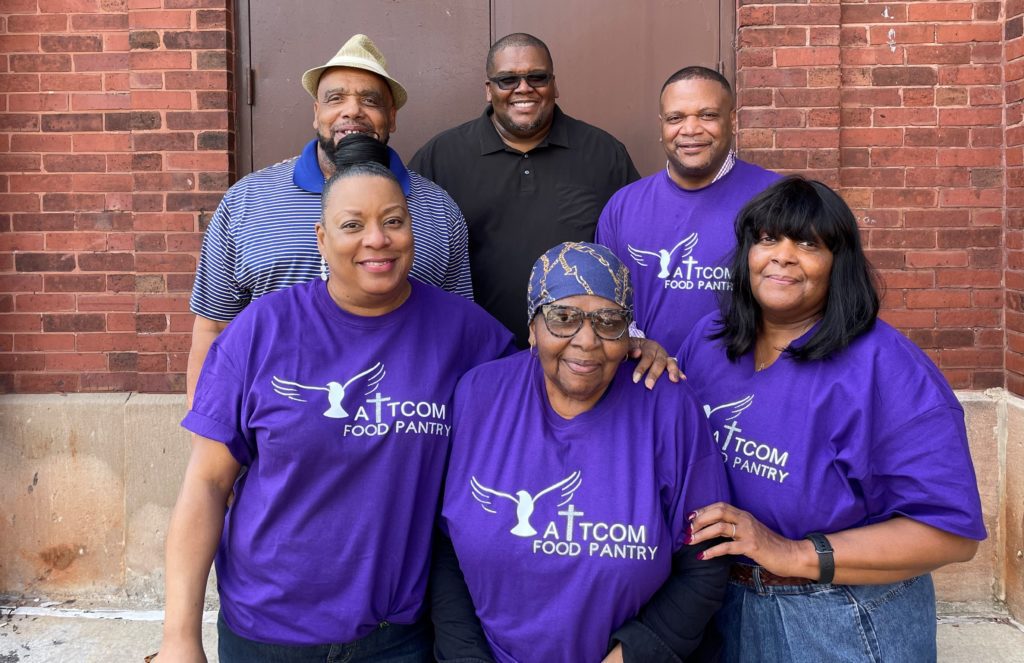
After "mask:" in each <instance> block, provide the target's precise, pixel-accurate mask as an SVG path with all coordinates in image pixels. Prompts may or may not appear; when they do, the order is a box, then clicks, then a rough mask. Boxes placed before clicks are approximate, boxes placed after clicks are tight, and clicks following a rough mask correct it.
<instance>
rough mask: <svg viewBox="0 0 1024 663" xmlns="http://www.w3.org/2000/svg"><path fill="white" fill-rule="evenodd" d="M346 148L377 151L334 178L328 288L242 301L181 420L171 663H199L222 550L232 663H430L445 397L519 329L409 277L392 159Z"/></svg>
mask: <svg viewBox="0 0 1024 663" xmlns="http://www.w3.org/2000/svg"><path fill="white" fill-rule="evenodd" d="M360 142H361V143H362V145H361V146H360V145H355V146H353V145H352V143H360ZM375 146H376V147H375ZM353 149H356V150H362V149H369V150H371V151H372V150H374V149H377V150H381V151H384V152H383V154H378V155H377V157H374V156H373V155H363V156H361V157H359V158H357V159H355V161H357V162H356V163H354V164H353V163H349V164H348V166H347V167H344V168H339V171H338V173H337V174H336V175H334V176H333V177H332V178H331V179H330V180H329V181H328V182H327V184H326V185H325V186H324V192H323V203H322V204H323V212H322V217H321V219H320V222H319V223H318V224H317V225H316V235H317V245H318V247H319V249H320V253H321V255H322V257H323V276H322V280H314V281H311V282H308V283H303V284H300V285H296V286H293V287H291V288H288V289H285V290H282V291H279V292H276V293H273V294H270V295H267V296H265V297H263V298H261V299H259V300H258V301H256V302H255V303H253V304H252V305H251V306H249V307H247V308H246V309H245V311H244V312H243V313H242V314H241V315H239V316H238V317H237V318H236V319H235V320H234V321H233V322H232V323H231V324H230V325H229V326H228V327H227V329H226V330H225V331H224V333H223V334H221V335H220V336H218V337H217V340H216V341H215V342H214V344H213V347H212V348H211V350H210V353H209V355H208V356H207V358H206V363H205V365H204V367H203V371H202V374H201V377H200V379H199V384H198V388H197V391H196V396H195V401H194V403H193V406H192V409H191V411H190V412H189V413H188V415H187V416H186V417H185V420H184V422H183V425H184V426H185V427H186V428H188V429H189V430H191V431H192V432H193V433H194V434H195V436H194V438H193V447H192V456H191V459H190V461H189V465H188V468H187V470H186V473H185V479H184V484H183V486H182V489H181V493H180V495H179V497H178V502H177V505H176V506H175V510H174V514H173V516H172V520H171V526H170V531H169V532H168V541H167V617H166V620H165V623H164V639H163V649H162V653H161V655H160V660H161V661H184V660H188V661H201V660H205V657H204V655H203V648H202V642H201V631H200V619H201V616H202V609H203V595H204V590H205V587H206V579H207V576H208V575H209V572H210V563H211V561H212V560H213V558H214V555H215V554H216V563H217V585H218V589H219V592H220V607H221V609H220V620H219V624H218V631H219V635H220V637H219V650H220V660H221V661H223V662H225V663H226V662H228V661H246V662H248V661H264V660H268V661H269V660H273V661H300V660H301V661H327V660H342V659H344V660H346V661H396V662H397V661H402V662H413V661H429V660H432V657H431V637H430V629H429V622H427V623H424V619H423V614H424V597H425V592H426V578H427V571H428V565H429V558H430V545H431V534H432V530H433V524H434V521H435V515H436V507H437V504H438V499H439V496H440V486H441V479H442V473H443V469H444V462H445V456H446V454H447V451H448V434H449V430H450V427H451V415H450V402H449V399H450V398H451V395H452V392H453V390H454V388H455V384H456V381H457V380H458V379H459V377H460V376H461V375H462V374H463V373H465V371H467V370H468V369H470V368H472V367H473V366H476V365H478V364H480V363H482V362H484V361H488V360H491V359H494V358H496V357H499V356H501V355H502V354H503V353H505V352H506V351H508V350H510V348H511V347H512V345H511V343H512V336H511V334H510V333H509V332H508V331H507V330H505V329H504V328H503V327H502V326H501V325H500V324H498V323H497V322H496V321H495V320H494V319H493V318H491V317H490V316H488V315H487V314H486V313H485V312H484V311H483V310H482V309H480V308H479V307H478V306H476V305H475V304H473V303H472V302H469V301H467V300H465V299H463V298H462V297H458V296H456V295H452V294H449V293H446V292H443V291H442V290H439V289H437V288H435V287H433V286H428V285H424V284H422V283H419V282H416V281H411V280H410V279H409V278H408V276H409V269H410V267H411V266H412V259H413V235H412V228H411V221H410V217H409V211H408V208H407V206H406V201H405V198H404V196H403V195H402V190H401V188H400V187H399V185H398V182H397V181H396V180H395V177H394V175H392V174H391V172H390V171H389V170H388V169H387V168H386V167H384V166H381V165H379V162H380V161H381V160H384V159H386V154H387V153H386V148H385V147H384V146H383V145H382V144H380V143H378V142H377V141H375V140H372V139H368V138H366V137H357V136H353V137H350V139H346V141H343V142H342V146H341V153H343V155H344V154H347V153H349V152H350V151H351V150H353ZM360 154H362V152H361V151H360ZM349 156H352V155H351V154H349ZM364 158H369V159H370V161H375V162H378V163H370V162H364V161H362V159H364ZM349 161H352V159H349ZM311 230H312V229H311ZM232 491H233V492H234V500H233V502H232V503H231V504H230V506H228V507H226V508H225V505H226V504H227V497H228V495H229V493H231V492H232Z"/></svg>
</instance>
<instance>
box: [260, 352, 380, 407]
mask: <svg viewBox="0 0 1024 663" xmlns="http://www.w3.org/2000/svg"><path fill="white" fill-rule="evenodd" d="M386 374H387V372H386V371H385V370H384V364H382V363H380V362H377V363H376V364H374V365H373V366H371V367H370V368H368V369H366V370H365V371H363V372H362V373H359V374H358V375H354V376H353V377H351V378H349V380H348V382H346V383H345V384H341V383H340V382H334V381H333V380H332V381H331V382H328V383H327V384H326V385H325V386H323V387H320V386H315V385H308V384H299V383H298V382H291V381H290V380H282V379H281V378H279V377H277V376H276V375H275V376H273V378H272V379H271V380H270V384H271V386H272V387H273V388H274V392H275V393H277V394H280V395H281V396H284V397H285V398H287V399H288V400H292V401H298V402H299V403H305V402H307V399H305V398H302V397H301V396H305V395H307V394H305V393H304V392H315V391H326V392H327V402H328V403H329V404H330V407H329V408H327V410H326V411H325V412H324V416H325V417H329V418H331V419H345V418H347V417H348V416H349V415H348V412H347V411H346V410H345V408H344V407H342V405H341V401H342V400H344V399H345V391H346V390H347V389H348V388H349V387H350V386H352V385H353V384H354V383H355V382H356V381H357V380H362V381H363V383H364V384H365V387H364V389H365V391H364V392H363V393H364V394H365V395H366V396H369V395H370V394H372V393H373V392H375V391H377V387H379V386H380V381H381V380H383V379H384V376H385V375H386ZM309 395H310V396H312V394H309Z"/></svg>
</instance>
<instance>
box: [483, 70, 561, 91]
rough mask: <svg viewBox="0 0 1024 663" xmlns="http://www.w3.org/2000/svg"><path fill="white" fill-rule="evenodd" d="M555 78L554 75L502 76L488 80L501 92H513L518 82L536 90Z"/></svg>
mask: <svg viewBox="0 0 1024 663" xmlns="http://www.w3.org/2000/svg"><path fill="white" fill-rule="evenodd" d="M554 77H555V75H554V74H547V73H545V74H507V75H504V76H494V77H493V78H488V79H487V80H489V81H490V82H492V83H494V84H495V85H497V86H498V87H499V88H501V89H502V90H514V89H516V88H517V87H519V81H526V84H527V85H529V86H530V87H532V88H534V89H536V88H539V87H547V86H548V84H549V83H551V80H552V79H553V78H554Z"/></svg>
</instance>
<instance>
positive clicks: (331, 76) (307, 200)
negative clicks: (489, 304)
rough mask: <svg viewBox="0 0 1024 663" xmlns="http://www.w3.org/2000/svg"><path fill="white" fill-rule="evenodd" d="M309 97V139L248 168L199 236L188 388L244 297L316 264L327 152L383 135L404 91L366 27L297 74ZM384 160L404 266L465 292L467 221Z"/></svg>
mask: <svg viewBox="0 0 1024 663" xmlns="http://www.w3.org/2000/svg"><path fill="white" fill-rule="evenodd" d="M302 87H303V88H304V89H305V90H306V92H308V93H309V94H310V96H312V97H313V129H314V131H315V132H316V137H315V139H313V140H311V141H310V142H309V143H307V144H306V146H305V148H304V149H303V150H302V153H301V154H300V155H299V156H298V157H294V158H292V159H288V160H286V161H282V162H281V163H278V164H275V165H273V166H269V167H267V168H264V169H262V170H260V171H257V172H255V173H252V174H250V175H248V176H246V177H245V178H243V179H242V180H240V181H239V182H237V183H236V184H235V185H234V186H232V187H231V188H230V189H229V190H228V192H227V193H226V194H225V195H224V199H223V200H222V201H221V203H220V205H219V206H218V208H217V211H216V212H215V213H214V215H213V218H212V220H211V221H210V225H209V227H208V228H207V230H206V233H205V235H204V238H203V247H202V252H201V254H200V258H199V266H198V268H197V270H196V279H195V285H194V286H193V290H192V299H191V302H190V308H191V310H192V312H193V313H195V314H196V320H195V323H194V325H193V331H192V347H191V349H190V351H189V359H188V380H187V387H188V394H189V399H190V400H191V394H192V392H193V390H194V388H195V384H196V380H197V379H198V377H199V371H200V369H201V368H202V365H203V361H204V360H205V358H206V354H207V352H208V351H209V349H210V345H211V344H212V343H213V341H214V339H215V338H216V337H217V335H218V334H220V332H221V331H222V330H223V329H224V328H225V327H226V326H227V324H228V323H229V322H230V321H231V320H233V319H234V318H235V316H237V315H238V313H239V312H241V310H242V309H244V308H245V307H246V306H247V305H248V304H249V302H251V301H252V300H254V299H257V298H258V297H260V296H262V295H265V294H267V293H268V292H272V291H274V290H279V289H281V288H285V287H288V286H290V285H294V284H296V283H301V282H304V281H308V280H310V279H313V278H317V277H318V276H320V273H321V264H320V262H321V261H320V254H319V253H318V252H317V247H316V236H315V234H314V232H313V224H314V223H315V222H316V221H317V220H318V219H319V218H320V194H321V192H322V190H323V185H324V181H325V180H326V179H327V178H328V177H330V175H331V174H332V173H333V172H334V163H333V157H334V154H335V151H336V150H337V146H338V143H339V142H340V141H341V140H342V139H343V138H344V137H345V136H347V135H349V134H352V133H362V134H367V135H370V136H373V137H374V138H376V139H377V140H379V141H380V142H382V143H384V144H387V142H388V138H389V137H390V135H391V133H392V132H393V131H395V128H396V123H395V117H396V114H397V112H398V109H400V108H401V107H402V106H403V105H404V104H405V102H406V99H407V98H408V95H407V93H406V91H405V88H404V87H402V85H401V83H399V82H398V81H397V80H395V79H394V78H393V77H392V76H391V75H390V74H389V73H388V71H387V61H386V60H385V58H384V56H383V54H381V52H380V50H379V49H378V48H377V46H376V45H375V44H374V43H373V41H371V40H370V38H369V37H367V36H366V35H361V34H358V35H355V36H353V37H352V38H351V39H349V40H348V41H347V42H345V45H344V46H342V47H341V49H340V50H339V51H338V52H337V53H336V54H335V55H334V57H332V58H331V59H330V60H328V61H327V62H326V63H324V64H323V65H320V66H318V67H313V68H312V69H310V70H308V71H306V72H305V73H304V74H303V75H302ZM388 153H389V157H390V163H389V164H388V166H389V167H390V169H391V171H392V172H393V173H394V174H395V177H396V178H397V179H398V181H399V183H400V184H401V186H402V190H403V192H404V193H405V195H406V198H407V199H408V204H409V212H410V214H411V215H412V221H413V236H414V241H415V244H416V254H415V259H414V263H413V268H412V272H411V276H413V277H414V278H416V279H418V280H420V281H424V282H426V283H431V284H433V285H436V286H438V287H441V288H444V289H445V290H448V291H450V292H454V293H457V294H460V295H463V296H466V297H472V285H471V282H470V272H469V259H468V257H467V236H466V222H465V219H464V218H463V216H462V212H461V211H460V210H459V207H458V206H457V205H456V204H455V202H454V201H453V200H452V199H451V197H449V196H448V194H447V193H445V191H444V190H443V189H441V187H439V186H438V185H436V184H434V183H433V182H431V181H430V180H428V179H427V178H425V177H422V176H420V175H419V174H417V173H415V172H413V171H411V170H409V169H407V168H406V167H405V165H404V164H403V163H402V160H401V158H400V157H399V156H398V154H397V153H396V152H395V151H394V150H393V149H391V148H388Z"/></svg>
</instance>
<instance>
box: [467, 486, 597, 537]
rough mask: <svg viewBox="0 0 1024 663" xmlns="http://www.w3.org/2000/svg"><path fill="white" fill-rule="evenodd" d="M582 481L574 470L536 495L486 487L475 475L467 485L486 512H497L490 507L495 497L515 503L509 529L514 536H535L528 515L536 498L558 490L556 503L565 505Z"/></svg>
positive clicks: (535, 502)
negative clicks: (513, 522)
mask: <svg viewBox="0 0 1024 663" xmlns="http://www.w3.org/2000/svg"><path fill="white" fill-rule="evenodd" d="M581 483H583V478H582V476H581V474H580V471H579V470H576V471H575V472H573V473H572V474H570V475H569V476H567V477H565V478H564V479H562V480H561V481H559V482H558V483H556V484H555V485H553V486H548V487H547V488H545V489H544V490H542V491H540V492H539V493H537V494H536V495H530V493H528V492H527V491H525V490H518V491H516V494H515V495H510V494H508V493H503V492H501V491H500V490H495V489H493V488H488V487H487V486H485V485H483V484H482V483H480V482H479V481H477V479H476V477H470V479H469V485H470V488H471V489H472V491H473V499H475V500H476V501H477V502H479V503H480V506H481V507H483V510H484V511H486V512H487V513H497V511H495V510H494V509H492V508H491V506H492V504H491V502H492V501H493V499H494V498H495V497H504V498H505V499H507V500H510V501H512V502H514V503H515V505H516V526H515V527H513V528H512V529H511V530H510V531H511V532H512V533H513V534H515V535H516V536H522V537H528V536H535V535H536V534H537V530H535V529H533V526H532V525H530V516H532V515H533V509H534V506H535V505H536V504H537V500H539V499H540V498H541V497H544V496H545V495H547V494H548V493H550V492H554V491H556V490H557V491H559V495H560V497H561V498H562V501H561V502H559V503H558V506H565V505H566V504H568V503H569V500H571V499H572V496H573V494H574V493H575V492H576V491H577V489H579V487H580V484H581Z"/></svg>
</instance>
